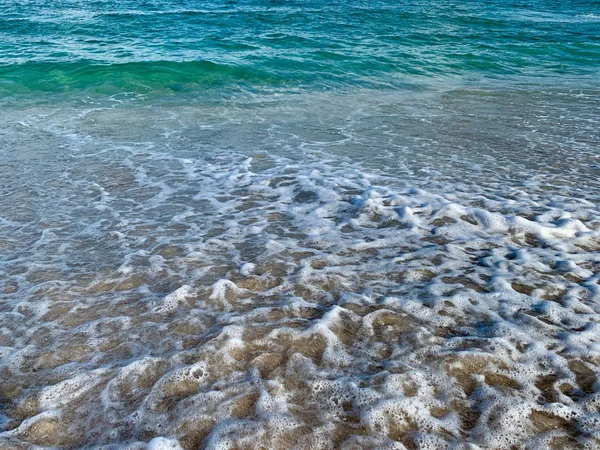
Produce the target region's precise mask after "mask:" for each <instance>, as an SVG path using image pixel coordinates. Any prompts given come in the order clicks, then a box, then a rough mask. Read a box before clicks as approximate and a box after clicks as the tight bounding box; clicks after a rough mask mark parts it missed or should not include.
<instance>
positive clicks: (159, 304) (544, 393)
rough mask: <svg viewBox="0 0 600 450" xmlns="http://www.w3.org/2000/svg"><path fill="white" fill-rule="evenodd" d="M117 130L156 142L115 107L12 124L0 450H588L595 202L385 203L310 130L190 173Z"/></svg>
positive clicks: (442, 184)
mask: <svg viewBox="0 0 600 450" xmlns="http://www.w3.org/2000/svg"><path fill="white" fill-rule="evenodd" d="M186 111H187V112H186ZM190 111H194V109H190V110H186V109H183V110H182V111H179V113H176V112H175V111H174V110H173V111H172V113H173V114H172V115H171V116H170V117H169V118H168V120H167V123H168V124H171V125H169V126H173V127H174V126H175V125H173V124H179V126H180V127H181V126H183V125H182V124H183V123H185V124H187V125H188V126H191V125H190V124H192V123H194V122H193V121H190V120H188V119H189V118H188V119H186V114H191V112H190ZM138 113H139V115H138V116H137V117H136V120H137V121H145V122H144V123H145V127H147V128H148V129H150V130H153V131H150V132H146V133H145V134H144V135H143V136H145V137H147V138H149V137H151V136H154V137H156V139H159V137H160V139H162V141H157V142H159V143H162V144H152V143H150V142H148V141H146V142H144V141H143V140H140V139H138V140H136V141H134V140H133V136H132V135H131V133H132V132H133V131H132V128H129V127H123V128H120V129H119V128H118V127H117V124H122V123H124V121H125V120H126V119H125V118H126V117H127V114H128V112H127V111H126V110H125V111H120V110H110V109H109V110H103V109H100V110H97V111H90V110H88V111H70V110H65V111H51V110H46V111H40V110H36V111H30V112H29V113H27V114H26V115H22V116H19V115H15V116H13V117H11V118H10V119H7V122H8V123H9V125H8V126H9V127H10V129H11V132H10V133H8V134H7V136H11V137H12V138H14V139H15V141H14V142H13V148H15V149H16V150H15V153H14V155H13V156H11V157H10V158H9V161H13V160H14V158H17V159H18V158H19V157H20V158H22V157H29V158H32V159H31V160H30V162H29V165H28V166H14V168H13V169H5V170H13V171H17V172H18V171H19V170H26V169H23V167H36V166H37V165H39V167H38V169H36V170H37V172H36V173H38V174H39V175H38V176H39V179H38V180H30V179H27V177H26V176H15V174H14V173H13V175H12V176H11V174H10V173H8V172H7V173H6V174H5V175H6V179H7V180H9V181H8V184H7V185H6V186H7V187H6V190H5V199H4V200H3V201H4V202H5V203H3V211H4V212H5V214H3V219H2V222H1V228H0V238H1V240H0V242H1V245H2V248H3V252H4V255H6V256H5V258H4V260H3V266H2V268H3V269H2V274H3V277H4V282H3V285H2V289H3V291H2V292H3V294H2V298H3V303H2V310H1V311H0V321H1V322H0V339H1V341H0V342H1V343H2V347H1V348H0V357H1V360H0V371H1V372H0V373H1V374H2V376H1V377H0V380H1V381H0V389H1V390H0V393H1V395H2V398H3V405H4V406H3V416H2V420H1V422H0V426H1V427H2V429H3V430H4V431H3V432H2V433H1V434H0V443H1V445H0V446H1V447H2V448H7V449H8V448H10V449H20V448H23V449H25V448H29V447H28V446H29V445H31V444H33V445H38V446H40V447H41V448H50V447H59V448H79V447H82V446H84V447H86V448H103V449H112V448H115V449H116V448H130V449H138V448H139V449H142V448H148V449H164V448H172V449H178V448H185V449H196V448H209V449H217V448H219V449H220V448H259V447H260V448H292V447H294V448H344V449H354V448H398V449H402V448H409V449H410V448H423V449H426V448H435V449H437V448H485V449H506V448H511V447H518V448H532V449H537V448H557V449H558V448H596V447H597V445H598V443H599V442H600V433H599V432H598V430H599V429H600V414H599V413H598V407H599V406H598V405H599V403H598V402H599V401H600V400H599V399H600V397H599V396H598V395H599V394H598V381H597V372H598V365H599V364H600V359H599V357H598V355H599V354H600V353H599V350H600V348H599V339H600V334H599V333H600V328H599V321H600V309H599V306H598V305H599V304H598V300H599V298H600V287H599V281H600V272H599V269H600V232H599V226H600V212H599V211H598V209H597V200H598V199H597V197H595V195H596V192H597V191H596V190H595V187H594V185H592V184H590V185H588V187H583V189H584V190H583V192H585V197H586V198H587V200H584V199H581V198H578V195H577V192H582V191H581V189H582V186H578V185H575V184H569V183H567V184H564V183H562V182H559V183H557V184H556V186H554V188H553V187H552V185H551V184H550V182H549V181H548V180H546V181H547V182H544V183H540V185H539V186H538V185H536V184H535V183H534V184H532V185H527V184H526V185H524V186H522V189H529V194H530V195H528V196H522V197H520V198H519V201H518V202H515V201H514V200H510V198H508V197H510V196H511V195H516V194H515V192H517V191H515V190H512V191H511V188H510V186H508V185H506V186H504V188H503V189H504V190H503V191H502V190H500V191H498V190H497V186H498V182H499V180H501V179H502V176H503V175H502V173H500V172H499V173H498V174H497V178H496V179H494V177H493V176H491V175H488V176H487V180H484V179H479V180H478V182H477V185H475V184H473V185H472V189H469V188H468V185H469V183H470V181H469V177H468V176H465V178H464V179H463V183H462V184H460V183H458V182H449V181H448V178H447V177H446V176H440V175H439V174H435V173H430V174H429V175H425V174H426V173H427V172H421V173H420V175H419V176H418V177H414V176H413V178H407V182H404V183H400V182H399V176H398V174H397V173H396V174H392V173H389V172H387V171H386V170H381V169H380V170H377V169H375V168H372V169H369V168H367V167H366V166H365V164H362V163H356V162H355V161H353V160H352V159H351V158H344V157H342V156H340V155H335V154H332V153H328V152H327V151H326V147H327V146H326V145H325V144H324V141H323V139H324V137H323V135H322V134H321V135H320V138H321V139H322V145H321V147H323V148H322V150H315V149H314V142H313V145H307V144H306V143H300V144H299V147H298V149H297V151H296V152H295V153H294V155H293V156H292V155H290V156H283V155H277V154H276V153H274V152H265V151H249V152H239V151H233V150H230V149H213V150H212V151H211V152H209V153H207V154H202V152H199V151H198V150H197V149H196V150H193V149H194V148H195V147H194V144H192V143H191V142H192V141H191V140H189V139H188V138H189V137H190V136H191V137H193V138H194V141H196V144H195V145H198V141H199V140H200V135H196V134H194V133H193V132H192V131H191V129H189V128H188V129H185V128H182V129H180V130H179V131H177V130H175V129H174V128H173V129H171V131H170V132H166V131H164V128H161V127H165V126H166V125H165V122H164V120H166V119H164V117H165V116H168V114H163V113H161V114H160V115H159V116H160V117H163V119H162V120H163V121H162V122H161V121H157V119H153V120H154V121H152V120H150V119H148V117H146V116H144V114H149V115H150V116H151V117H154V118H155V117H158V116H156V114H157V112H156V111H153V112H149V111H148V112H143V111H142V110H138ZM282 113H284V111H279V112H278V114H282ZM121 114H123V115H121ZM196 114H197V112H196ZM213 114H215V117H218V116H219V113H218V112H215V111H213ZM231 114H233V112H232V111H230V114H229V116H228V118H226V119H221V120H224V122H223V124H225V125H217V119H216V118H215V117H212V118H211V117H207V116H203V119H202V120H203V121H204V122H205V123H206V126H203V127H201V128H202V130H204V131H203V133H208V134H209V135H213V134H214V133H215V132H216V130H217V129H219V127H221V126H223V127H225V128H227V127H228V126H229V125H227V124H228V120H231V117H232V116H231ZM261 114H262V115H266V114H268V112H267V110H265V109H261V110H260V112H259V116H260V115H261ZM69 117H70V120H71V122H69V120H68V118H69ZM336 117H337V116H336ZM322 118H323V120H327V119H326V115H325V114H323V115H322ZM246 120H251V119H249V118H248V117H246ZM335 120H338V119H337V118H336V119H335ZM365 120H366V119H364V118H363V119H362V121H363V122H364V121H365ZM360 122H361V120H358V121H357V123H354V124H353V125H352V127H347V128H346V129H345V131H344V133H346V135H345V137H344V136H341V137H339V139H340V140H341V141H344V142H345V146H344V148H346V147H347V146H348V145H350V140H352V139H351V137H352V136H355V135H356V133H355V130H356V129H357V127H359V126H360ZM100 123H102V124H103V125H100ZM208 123H212V126H208ZM344 123H346V125H347V124H348V122H347V121H344ZM367 123H368V122H367ZM95 127H96V128H95ZM19 129H23V130H24V131H23V132H22V139H24V140H19V138H18V136H19V132H18V130H19ZM251 129H252V127H251ZM99 130H100V131H99ZM182 130H183V131H182ZM186 130H187V131H186ZM353 130H354V131H353ZM330 131H331V129H330ZM153 133H154V134H153ZM186 133H187V134H186ZM340 133H341V131H340ZM313 134H314V135H315V136H316V135H317V134H316V131H314V130H313ZM38 135H43V136H45V138H44V142H45V143H46V144H47V143H48V142H52V140H56V146H55V147H54V148H56V149H58V150H55V153H54V157H53V160H52V162H51V163H49V162H48V161H49V160H48V158H45V157H40V159H37V160H36V159H35V158H36V155H37V153H30V152H21V151H18V149H19V148H20V146H26V147H27V148H30V146H31V145H35V140H34V142H31V138H30V137H31V136H38ZM267 135H268V136H267V138H266V139H274V138H275V134H273V131H272V132H271V133H268V134H267ZM137 137H138V138H139V137H140V136H137ZM348 139H350V140H348ZM288 141H289V139H288ZM168 143H170V145H175V143H177V144H176V145H177V148H171V149H170V150H169V151H164V148H165V147H164V146H165V145H168ZM263 144H264V143H263ZM187 146H191V147H190V148H189V149H187V150H185V148H186V147H187ZM303 147H304V148H305V150H302V148H303ZM44 151H48V150H44ZM40 152H42V150H40ZM194 153H196V154H197V156H196V157H193V156H191V155H193V154H194ZM19 155H20V156H19ZM42 156H43V153H42ZM409 156H410V155H409ZM11 158H12V159H11ZM61 161H69V164H68V165H63V164H61V163H60V162H61ZM9 165H10V164H9ZM380 165H381V164H380ZM5 167H6V166H5ZM413 169H414V170H413V171H415V172H416V168H413ZM409 172H410V170H408V169H406V173H409ZM531 173H532V174H533V173H534V172H531ZM407 176H408V175H407ZM538 180H539V179H538ZM23 183H25V184H26V185H29V186H31V189H33V191H27V190H26V189H22V188H20V186H21V185H22V184H23ZM449 183H450V184H449ZM590 183H591V181H590ZM457 186H461V187H460V189H453V188H454V187H457ZM477 189H479V190H478V191H477ZM553 189H558V190H559V191H554V190H553ZM511 192H512V193H511ZM557 192H560V193H561V195H558V194H557ZM548 193H549V194H548ZM18 198H22V199H27V202H25V203H23V201H21V204H22V205H23V206H18V204H19V203H18V202H17V201H16V200H17V199H18ZM35 199H40V200H39V201H40V203H35V202H36V201H37V200H35ZM44 199H48V200H44ZM49 199H55V200H54V203H52V201H51V200H49ZM544 199H547V200H544ZM561 199H562V200H561ZM6 202H8V203H6ZM9 204H13V205H14V208H13V209H9V208H8V205H9ZM465 446H466V447H465Z"/></svg>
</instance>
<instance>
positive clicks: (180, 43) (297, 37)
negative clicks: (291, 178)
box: [0, 0, 600, 101]
mask: <svg viewBox="0 0 600 450" xmlns="http://www.w3.org/2000/svg"><path fill="white" fill-rule="evenodd" d="M599 10H600V7H599V5H598V3H597V2H595V1H587V0H586V1H573V2H568V3H567V2H559V1H538V2H534V1H523V2H511V1H466V2H454V1H435V2H430V1H417V0H413V1H407V2H397V1H369V2H366V1H350V2H339V1H333V2H321V1H297V2H274V1H264V2H261V1H245V2H228V1H215V2H200V1H183V2H169V1H155V2H137V1H135V2H134V1H119V2H110V1H91V2H79V1H63V0H61V1H58V2H56V1H52V2H44V1H35V2H17V1H6V2H3V3H2V5H0V14H1V18H0V37H1V39H0V71H1V72H0V74H1V79H0V80H1V85H0V95H1V96H2V100H4V101H6V100H7V99H11V100H13V101H19V100H20V99H19V96H27V97H32V98H35V99H39V100H41V101H44V100H45V101H50V99H51V98H52V97H51V96H50V94H51V93H53V94H59V93H62V94H66V96H68V97H69V98H70V99H72V100H77V99H79V100H81V99H82V98H85V97H86V96H91V97H102V96H109V95H116V94H124V93H128V94H130V95H148V96H157V95H164V96H167V95H171V96H181V97H182V98H184V99H195V98H198V97H202V96H204V95H206V94H207V92H210V93H211V94H212V95H218V94H217V92H218V93H219V94H221V95H225V96H226V95H233V94H234V93H238V94H242V93H246V94H252V93H257V92H271V93H272V92H286V91H289V90H333V89H353V88H358V87H372V88H381V89H386V88H387V89H392V88H398V87H400V88H401V87H405V86H407V85H413V84H422V83H427V82H428V81H429V80H432V79H433V80H436V81H440V82H444V81H448V82H454V81H455V80H456V79H460V80H461V81H463V80H481V79H482V78H489V79H495V80H519V79H523V78H527V77H531V78H533V79H534V80H543V79H545V78H551V79H556V80H561V79H565V80H568V79H570V80H573V78H578V79H588V80H590V81H592V80H595V79H596V78H597V75H598V70H599V69H600V38H599V36H598V27H599V26H600V16H599V14H598V12H599ZM580 82H581V81H580Z"/></svg>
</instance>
